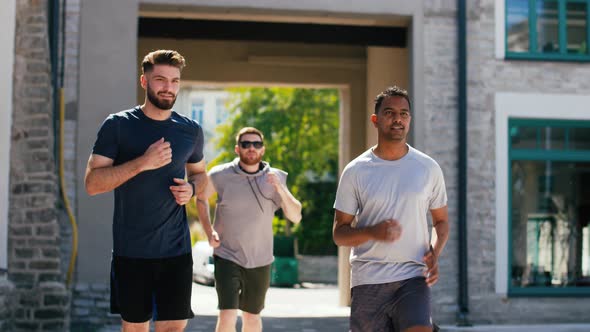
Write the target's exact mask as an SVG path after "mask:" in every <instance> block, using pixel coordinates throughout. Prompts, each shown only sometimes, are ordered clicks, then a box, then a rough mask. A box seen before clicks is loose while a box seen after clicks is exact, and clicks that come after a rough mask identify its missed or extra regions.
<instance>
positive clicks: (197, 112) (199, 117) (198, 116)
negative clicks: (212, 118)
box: [191, 99, 205, 127]
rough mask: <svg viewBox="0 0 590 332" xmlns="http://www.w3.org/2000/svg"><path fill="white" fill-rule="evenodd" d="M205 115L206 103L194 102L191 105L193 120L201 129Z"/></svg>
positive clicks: (201, 101) (198, 100) (199, 100)
mask: <svg viewBox="0 0 590 332" xmlns="http://www.w3.org/2000/svg"><path fill="white" fill-rule="evenodd" d="M204 113H205V102H204V101H203V100H202V99H196V100H193V102H192V104H191V119H193V120H196V121H197V122H198V123H199V124H200V125H201V127H203V126H204V124H203V115H204Z"/></svg>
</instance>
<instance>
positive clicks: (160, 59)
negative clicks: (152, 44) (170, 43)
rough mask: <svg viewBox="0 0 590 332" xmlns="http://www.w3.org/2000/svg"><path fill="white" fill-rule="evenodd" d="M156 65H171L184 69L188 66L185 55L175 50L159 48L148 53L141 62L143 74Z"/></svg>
mask: <svg viewBox="0 0 590 332" xmlns="http://www.w3.org/2000/svg"><path fill="white" fill-rule="evenodd" d="M155 65H170V66H174V67H176V68H178V69H179V70H181V71H182V68H184V66H186V62H185V61H184V57H183V56H182V55H180V53H178V52H176V51H174V50H157V51H153V52H150V53H148V54H147V55H146V56H145V57H144V58H143V61H142V62H141V72H142V73H143V74H145V73H147V72H150V71H152V69H154V66H155Z"/></svg>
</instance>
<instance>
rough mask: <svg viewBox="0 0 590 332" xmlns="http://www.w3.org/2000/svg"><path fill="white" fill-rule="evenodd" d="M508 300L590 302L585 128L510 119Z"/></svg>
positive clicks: (589, 155) (589, 135)
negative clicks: (536, 297)
mask: <svg viewBox="0 0 590 332" xmlns="http://www.w3.org/2000/svg"><path fill="white" fill-rule="evenodd" d="M508 136H509V139H508V142H509V195H510V198H509V206H508V211H509V214H508V217H509V232H510V235H509V238H510V240H509V246H510V247H509V256H510V258H509V261H510V269H509V274H510V275H509V294H510V295H543V296H546V295H584V296H589V295H590V226H589V224H590V121H567V120H536V119H535V120H533V119H510V120H509V123H508Z"/></svg>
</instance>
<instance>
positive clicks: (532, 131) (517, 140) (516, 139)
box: [510, 126, 538, 149]
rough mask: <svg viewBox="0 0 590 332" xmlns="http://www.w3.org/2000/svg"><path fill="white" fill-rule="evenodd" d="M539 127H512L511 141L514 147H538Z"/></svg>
mask: <svg viewBox="0 0 590 332" xmlns="http://www.w3.org/2000/svg"><path fill="white" fill-rule="evenodd" d="M537 129H538V128H537V127H524V126H512V127H510V143H511V148H513V149H536V148H537Z"/></svg>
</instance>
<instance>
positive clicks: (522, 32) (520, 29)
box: [506, 0, 530, 52]
mask: <svg viewBox="0 0 590 332" xmlns="http://www.w3.org/2000/svg"><path fill="white" fill-rule="evenodd" d="M506 7H507V8H506V15H507V17H506V38H507V42H506V45H507V47H508V51H509V52H529V49H530V48H529V2H528V0H513V1H506Z"/></svg>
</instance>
